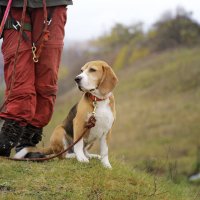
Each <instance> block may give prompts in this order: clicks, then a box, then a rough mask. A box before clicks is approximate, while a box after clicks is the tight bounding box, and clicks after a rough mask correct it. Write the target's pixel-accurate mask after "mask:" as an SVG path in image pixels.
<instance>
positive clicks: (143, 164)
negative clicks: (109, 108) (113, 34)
mask: <svg viewBox="0 0 200 200" xmlns="http://www.w3.org/2000/svg"><path fill="white" fill-rule="evenodd" d="M199 55H200V49H199V48H193V49H177V50H173V51H169V52H165V53H162V54H158V55H151V56H148V57H146V58H145V59H144V58H143V59H142V60H141V61H137V62H136V63H135V64H133V65H132V66H131V67H127V68H124V69H123V70H121V71H119V72H118V76H119V79H120V82H119V85H118V86H117V88H116V90H115V97H116V103H117V113H118V115H117V121H116V123H115V126H114V130H113V133H112V139H111V144H110V154H111V157H112V159H111V163H112V165H113V170H105V169H104V168H103V167H102V166H101V165H100V163H99V161H96V160H93V161H92V162H91V163H90V164H80V163H78V162H77V161H76V160H62V161H58V160H54V161H50V162H46V163H26V162H25V163H16V162H12V161H4V160H1V162H0V199H6V200H7V199H25V200H26V199H66V200H68V199H83V200H84V199H103V200H104V199H106V200H107V199H108V200H110V199H115V200H116V199H117V200H118V199H119V200H120V199H122V200H129V199H130V200H131V199H134V200H136V199H137V200H146V199H150V200H151V199H152V200H198V199H200V189H199V187H200V185H199V184H198V183H197V184H191V183H189V182H188V180H187V176H188V175H189V174H190V173H191V172H192V171H193V170H194V168H195V167H196V165H197V162H196V160H197V156H196V155H197V147H198V146H200V140H199V131H200V125H199V119H200V118H199V113H200V104H199V98H200V67H199V63H200V57H199ZM79 96H80V92H78V91H77V90H72V91H71V92H69V93H67V94H66V95H63V96H62V97H59V98H58V100H57V105H56V108H55V112H54V116H53V119H52V121H51V122H50V124H49V125H48V127H46V129H45V137H44V140H43V143H42V145H45V146H46V145H48V140H49V137H50V135H51V133H52V130H53V128H54V127H55V126H56V125H57V124H58V123H60V122H61V121H62V120H63V119H64V117H65V116H66V114H67V113H68V111H69V109H70V107H71V106H72V105H73V104H74V103H75V102H76V101H77V100H78V99H79ZM96 149H97V147H96V148H95V149H94V150H95V151H96Z"/></svg>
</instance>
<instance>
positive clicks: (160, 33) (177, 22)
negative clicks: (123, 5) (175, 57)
mask: <svg viewBox="0 0 200 200" xmlns="http://www.w3.org/2000/svg"><path fill="white" fill-rule="evenodd" d="M151 32H153V33H154V34H153V37H151V38H150V39H151V44H153V48H154V49H155V50H164V49H167V48H174V47H178V46H191V45H195V44H196V43H199V42H200V25H199V24H198V23H197V22H196V21H195V20H193V19H192V13H191V12H187V11H185V10H184V9H183V8H181V7H178V8H177V11H176V15H175V17H172V15H169V14H168V15H164V17H162V18H161V19H160V20H159V21H158V22H157V23H155V25H154V27H153V29H152V30H151Z"/></svg>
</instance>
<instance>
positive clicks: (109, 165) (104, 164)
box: [102, 162, 112, 169]
mask: <svg viewBox="0 0 200 200" xmlns="http://www.w3.org/2000/svg"><path fill="white" fill-rule="evenodd" d="M102 164H103V166H104V167H105V168H108V169H112V166H111V164H110V163H109V162H108V163H105V162H102Z"/></svg>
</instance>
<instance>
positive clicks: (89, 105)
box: [15, 61, 118, 168]
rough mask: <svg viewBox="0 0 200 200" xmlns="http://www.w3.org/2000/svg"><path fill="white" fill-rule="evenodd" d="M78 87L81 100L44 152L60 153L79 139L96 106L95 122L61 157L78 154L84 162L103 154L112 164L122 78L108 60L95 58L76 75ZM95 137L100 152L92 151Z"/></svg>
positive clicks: (20, 154)
mask: <svg viewBox="0 0 200 200" xmlns="http://www.w3.org/2000/svg"><path fill="white" fill-rule="evenodd" d="M75 81H76V84H77V86H78V88H79V89H80V90H81V91H83V95H82V97H81V99H80V101H79V102H78V103H77V104H76V105H74V106H73V107H72V109H71V110H70V112H69V114H68V116H67V117H66V119H65V120H64V121H63V123H62V124H60V125H58V126H57V127H56V128H55V130H54V131H53V134H52V136H51V138H50V146H49V147H48V148H46V149H45V148H44V149H42V150H41V151H40V152H41V153H44V154H46V155H50V154H57V153H59V152H61V151H63V150H64V149H66V148H67V147H68V146H69V145H70V144H72V143H73V142H74V141H76V140H77V139H78V138H79V137H80V136H81V135H82V133H83V131H84V128H85V124H86V122H87V121H88V119H89V117H90V116H91V115H92V112H93V110H94V102H95V105H96V106H95V108H96V114H95V118H96V123H95V126H94V127H93V128H91V129H89V130H88V131H87V133H86V134H85V135H84V137H83V138H82V139H81V140H80V141H79V142H78V143H77V144H75V145H74V148H73V150H71V152H68V153H65V154H63V155H61V156H60V158H72V157H76V158H77V160H78V161H80V162H86V163H87V162H89V159H90V158H99V159H101V162H102V164H103V166H104V167H106V168H111V164H110V162H109V158H108V138H109V136H110V134H111V130H112V126H113V123H114V121H115V116H116V111H115V101H114V96H113V94H112V91H113V89H114V88H115V86H116V84H117V82H118V79H117V77H116V75H115V73H114V71H113V70H112V68H111V67H110V66H109V65H108V64H107V63H106V62H104V61H91V62H88V63H86V64H85V65H84V66H83V67H82V68H81V73H80V74H79V75H78V76H76V78H75ZM95 140H99V141H100V155H95V154H90V153H89V152H88V150H89V149H90V148H91V146H92V145H93V143H94V141H95ZM29 152H38V150H37V149H35V150H34V149H32V148H24V149H23V150H21V151H20V152H18V153H17V154H16V155H15V158H22V157H24V156H26V154H27V153H29Z"/></svg>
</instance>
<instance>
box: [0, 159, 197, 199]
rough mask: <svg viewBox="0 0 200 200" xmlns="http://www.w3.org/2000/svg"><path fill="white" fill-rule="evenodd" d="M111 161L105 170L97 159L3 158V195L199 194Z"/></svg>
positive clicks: (0, 193)
mask: <svg viewBox="0 0 200 200" xmlns="http://www.w3.org/2000/svg"><path fill="white" fill-rule="evenodd" d="M112 164H113V170H106V169H104V168H103V167H102V166H101V165H100V163H99V162H98V161H96V160H93V161H92V162H91V163H90V164H79V163H77V162H76V161H75V160H62V161H57V160H54V161H51V162H48V163H28V162H25V163H21V162H20V163H19V162H18V163H16V162H13V161H2V160H1V168H0V199H1V200H4V199H5V200H22V199H23V200H29V199H30V200H32V199H35V200H36V199H38V200H42V199H56V200H62V199H66V200H74V199H83V200H89V199H91V200H94V199H113V200H125V199H127V200H129V199H130V200H131V199H132V200H135V199H140V200H146V199H152V200H162V199H163V200H165V199H170V200H173V199H182V200H187V199H191V198H190V197H192V198H193V199H195V197H196V195H197V193H196V191H194V190H193V189H191V188H187V190H185V191H184V192H183V190H182V189H183V188H184V187H185V185H184V184H181V185H176V184H174V183H172V182H171V181H168V180H165V179H164V178H155V177H154V176H151V175H147V174H146V173H144V172H140V173H138V171H136V170H135V169H133V168H131V167H128V166H127V165H125V164H123V163H120V162H117V161H116V159H112ZM5 169H6V172H5ZM172 186H173V187H172Z"/></svg>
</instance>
